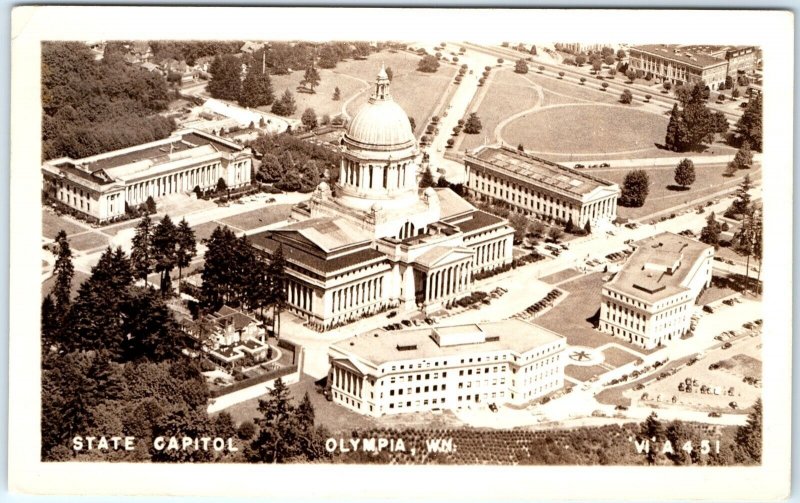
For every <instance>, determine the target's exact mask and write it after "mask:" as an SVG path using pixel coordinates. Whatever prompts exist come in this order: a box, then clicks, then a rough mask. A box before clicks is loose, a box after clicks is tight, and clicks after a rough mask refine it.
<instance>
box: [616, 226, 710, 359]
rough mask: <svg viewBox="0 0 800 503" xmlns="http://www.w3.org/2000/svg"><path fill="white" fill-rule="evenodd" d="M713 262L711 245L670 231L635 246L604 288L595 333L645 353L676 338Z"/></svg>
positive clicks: (684, 329) (683, 330) (686, 324)
mask: <svg viewBox="0 0 800 503" xmlns="http://www.w3.org/2000/svg"><path fill="white" fill-rule="evenodd" d="M713 259H714V247H713V246H709V245H707V244H704V243H701V242H699V241H696V240H694V239H689V238H687V237H684V236H680V235H678V234H673V233H670V232H665V233H663V234H659V235H657V236H653V237H652V238H649V239H646V240H644V241H641V242H639V243H638V248H637V249H636V251H635V252H633V254H632V255H631V256H630V258H629V259H628V261H627V262H626V263H625V265H624V266H623V267H622V269H621V270H620V271H619V272H618V273H617V274H616V276H615V277H614V279H612V280H611V281H609V282H608V283H606V284H605V285H604V286H603V290H602V298H601V303H600V330H601V331H603V332H606V333H609V334H612V335H613V336H615V337H619V338H621V339H624V340H626V341H628V342H630V343H633V344H636V345H638V346H641V347H643V348H645V349H653V348H655V347H658V346H661V345H664V344H668V343H669V342H670V341H673V340H675V339H678V338H680V337H681V336H682V335H684V334H685V333H686V332H687V331H688V330H689V325H690V322H691V319H692V310H693V307H694V305H695V302H696V301H697V297H698V296H699V295H700V293H701V292H702V291H703V289H704V288H706V287H708V286H710V285H711V272H712V269H713V265H712V261H713Z"/></svg>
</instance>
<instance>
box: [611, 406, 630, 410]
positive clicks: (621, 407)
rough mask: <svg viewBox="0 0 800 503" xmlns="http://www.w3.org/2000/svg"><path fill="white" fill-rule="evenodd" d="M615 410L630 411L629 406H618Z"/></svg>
mask: <svg viewBox="0 0 800 503" xmlns="http://www.w3.org/2000/svg"><path fill="white" fill-rule="evenodd" d="M614 410H628V406H627V405H617V406H616V407H614Z"/></svg>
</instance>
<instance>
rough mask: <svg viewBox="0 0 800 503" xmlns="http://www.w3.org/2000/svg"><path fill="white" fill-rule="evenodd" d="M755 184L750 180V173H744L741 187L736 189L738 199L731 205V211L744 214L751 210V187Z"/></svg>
mask: <svg viewBox="0 0 800 503" xmlns="http://www.w3.org/2000/svg"><path fill="white" fill-rule="evenodd" d="M751 188H753V184H752V182H751V181H750V175H744V178H743V179H742V182H741V183H740V184H739V188H738V189H737V190H736V199H735V200H734V201H733V204H732V205H731V211H732V213H733V214H735V215H744V214H745V213H747V212H748V211H749V210H750V189H751Z"/></svg>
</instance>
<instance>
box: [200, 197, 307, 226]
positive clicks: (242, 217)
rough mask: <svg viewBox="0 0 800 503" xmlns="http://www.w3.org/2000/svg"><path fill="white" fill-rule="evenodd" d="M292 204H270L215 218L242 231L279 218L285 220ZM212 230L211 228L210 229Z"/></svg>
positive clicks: (267, 223) (273, 221)
mask: <svg viewBox="0 0 800 503" xmlns="http://www.w3.org/2000/svg"><path fill="white" fill-rule="evenodd" d="M292 206H293V205H292V204H272V205H269V206H266V207H264V208H259V209H257V210H252V211H248V212H246V213H240V214H238V215H234V216H232V217H228V218H222V219H220V220H217V221H218V222H219V223H221V224H225V225H228V226H230V227H235V228H236V229H240V230H243V231H249V230H250V229H256V228H258V227H263V226H265V225H269V224H272V223H275V222H280V221H281V220H286V218H288V217H289V214H290V213H291V211H292ZM212 230H213V229H212Z"/></svg>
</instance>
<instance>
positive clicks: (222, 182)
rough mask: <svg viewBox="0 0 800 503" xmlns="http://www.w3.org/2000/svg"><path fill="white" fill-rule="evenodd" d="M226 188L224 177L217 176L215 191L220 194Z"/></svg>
mask: <svg viewBox="0 0 800 503" xmlns="http://www.w3.org/2000/svg"><path fill="white" fill-rule="evenodd" d="M226 190H228V184H227V183H225V179H224V178H223V177H219V180H217V193H218V194H222V193H224V192H225V191H226Z"/></svg>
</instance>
